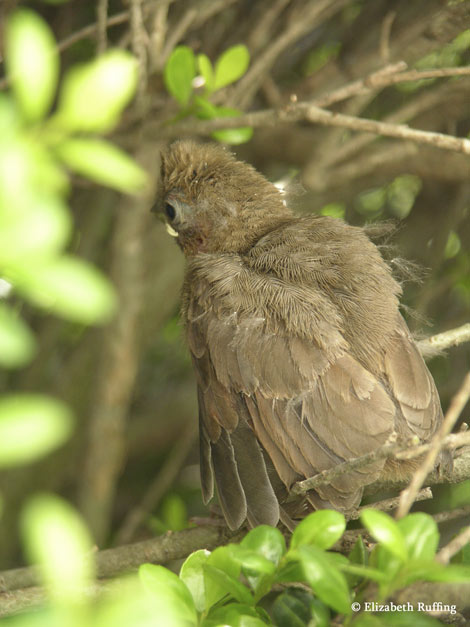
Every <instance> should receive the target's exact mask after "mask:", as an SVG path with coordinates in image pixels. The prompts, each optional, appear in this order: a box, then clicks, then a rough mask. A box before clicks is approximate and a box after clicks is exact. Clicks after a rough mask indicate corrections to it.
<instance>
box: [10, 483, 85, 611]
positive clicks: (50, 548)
mask: <svg viewBox="0 0 470 627" xmlns="http://www.w3.org/2000/svg"><path fill="white" fill-rule="evenodd" d="M22 530H23V537H24V546H25V548H26V552H27V555H28V557H29V559H30V561H32V562H33V563H36V564H38V565H39V568H40V573H41V578H42V580H43V582H44V584H45V585H46V587H47V588H48V590H49V594H50V595H51V596H52V597H53V598H54V599H57V600H60V601H67V602H73V601H80V600H83V594H84V591H85V587H86V586H87V585H89V584H90V583H91V581H92V579H93V576H94V566H93V557H92V546H93V543H92V541H91V537H90V535H89V533H88V530H87V528H86V525H85V523H84V522H83V521H82V519H81V518H80V516H79V515H78V514H77V512H76V511H75V510H74V509H73V508H72V507H71V505H69V504H68V503H67V502H66V501H64V500H62V499H60V498H59V497H57V496H55V495H52V494H41V495H36V496H34V497H33V498H32V499H30V500H29V501H28V503H27V504H26V507H25V509H24V511H23V515H22Z"/></svg>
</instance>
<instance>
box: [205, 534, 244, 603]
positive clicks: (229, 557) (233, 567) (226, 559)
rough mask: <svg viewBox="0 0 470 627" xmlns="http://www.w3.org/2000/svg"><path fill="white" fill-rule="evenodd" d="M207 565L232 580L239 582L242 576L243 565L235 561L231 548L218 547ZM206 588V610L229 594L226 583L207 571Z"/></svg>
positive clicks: (208, 559)
mask: <svg viewBox="0 0 470 627" xmlns="http://www.w3.org/2000/svg"><path fill="white" fill-rule="evenodd" d="M207 564H209V565H210V566H213V567H214V568H216V569H218V570H220V571H222V572H224V573H226V575H227V576H228V577H229V578H230V579H232V580H238V578H239V576H240V572H241V565H240V563H239V562H238V561H237V560H235V559H234V557H233V554H232V547H231V546H219V547H217V548H216V549H215V550H214V551H212V553H211V554H210V555H209V557H208V558H207ZM204 586H205V590H206V610H208V609H209V608H210V607H212V606H213V605H214V604H215V603H217V601H219V600H220V599H221V598H222V597H224V596H225V595H226V594H227V588H226V585H225V583H224V582H222V581H220V580H219V579H217V578H216V577H214V576H211V575H210V574H209V573H206V571H205V570H204ZM247 592H248V590H247Z"/></svg>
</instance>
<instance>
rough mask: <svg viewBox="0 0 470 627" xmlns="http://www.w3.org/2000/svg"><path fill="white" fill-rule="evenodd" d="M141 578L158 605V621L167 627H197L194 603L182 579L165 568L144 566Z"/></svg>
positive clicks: (140, 574) (140, 573)
mask: <svg viewBox="0 0 470 627" xmlns="http://www.w3.org/2000/svg"><path fill="white" fill-rule="evenodd" d="M139 578H140V580H141V582H142V584H143V585H144V587H145V588H146V590H148V592H149V593H150V594H151V595H152V597H153V600H154V602H155V604H156V607H155V609H156V614H155V616H158V621H159V623H160V624H161V625H165V627H192V626H193V625H194V627H196V625H197V624H198V620H197V612H196V608H195V606H194V601H193V598H192V596H191V593H190V592H189V590H188V588H187V587H186V585H185V583H184V582H183V581H181V579H180V578H179V577H178V576H177V575H175V574H174V573H172V572H171V571H170V570H168V569H167V568H164V567H163V566H155V565H153V564H143V565H142V566H141V567H140V568H139Z"/></svg>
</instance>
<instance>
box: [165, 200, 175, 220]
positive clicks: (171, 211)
mask: <svg viewBox="0 0 470 627" xmlns="http://www.w3.org/2000/svg"><path fill="white" fill-rule="evenodd" d="M165 213H166V217H167V218H168V220H170V222H171V221H173V220H174V219H175V217H176V209H175V208H174V207H173V205H170V203H169V202H167V203H166V205H165Z"/></svg>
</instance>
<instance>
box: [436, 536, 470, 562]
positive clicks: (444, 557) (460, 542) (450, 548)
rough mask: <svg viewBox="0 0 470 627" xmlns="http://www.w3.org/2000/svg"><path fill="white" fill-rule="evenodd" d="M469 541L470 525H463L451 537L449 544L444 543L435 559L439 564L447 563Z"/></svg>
mask: <svg viewBox="0 0 470 627" xmlns="http://www.w3.org/2000/svg"><path fill="white" fill-rule="evenodd" d="M469 542H470V527H465V529H462V531H461V532H460V533H459V534H458V535H457V536H456V537H455V538H453V539H452V540H451V541H450V542H449V544H446V546H444V547H443V548H442V549H441V550H440V551H439V553H438V554H437V555H436V560H437V561H438V562H441V564H448V563H449V562H450V560H451V558H452V557H453V556H454V555H455V554H456V553H458V552H459V551H460V549H462V548H463V547H464V546H465V545H466V544H468V543H469Z"/></svg>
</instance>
